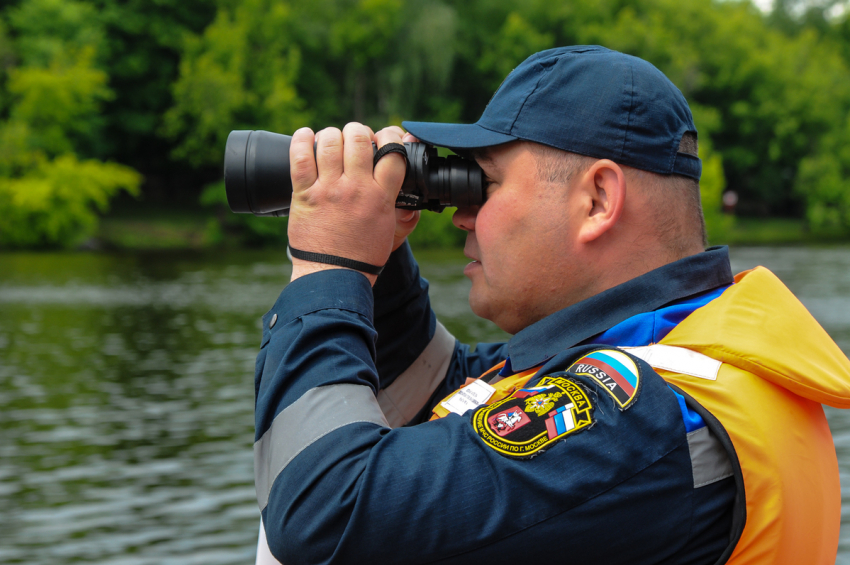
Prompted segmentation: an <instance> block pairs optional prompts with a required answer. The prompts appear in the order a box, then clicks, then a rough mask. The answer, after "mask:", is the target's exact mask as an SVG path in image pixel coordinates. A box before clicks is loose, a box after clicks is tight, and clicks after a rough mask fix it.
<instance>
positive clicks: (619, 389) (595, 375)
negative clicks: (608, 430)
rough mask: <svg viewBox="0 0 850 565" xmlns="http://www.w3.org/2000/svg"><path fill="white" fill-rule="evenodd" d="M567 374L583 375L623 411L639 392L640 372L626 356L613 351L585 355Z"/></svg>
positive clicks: (632, 402)
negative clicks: (600, 387)
mask: <svg viewBox="0 0 850 565" xmlns="http://www.w3.org/2000/svg"><path fill="white" fill-rule="evenodd" d="M569 372H571V373H575V374H577V375H585V376H588V377H590V378H592V379H593V380H595V381H596V382H597V383H599V384H600V385H601V386H602V388H603V389H605V390H607V391H608V393H609V394H610V395H611V396H613V397H614V401H615V402H616V403H617V404H618V405H619V406H620V409H621V410H625V409H626V408H628V407H629V406H631V405H632V404H634V401H635V399H636V398H637V396H638V392H640V371H639V370H638V368H637V365H635V362H634V361H632V360H631V359H630V358H629V356H628V355H626V354H625V353H623V352H622V351H617V350H615V349H602V350H600V351H594V352H593V353H590V354H588V355H585V356H584V357H582V358H581V359H579V360H578V361H576V362H575V363H573V364H572V366H571V367H570V368H569Z"/></svg>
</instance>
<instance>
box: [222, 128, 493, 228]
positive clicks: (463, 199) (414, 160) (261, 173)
mask: <svg viewBox="0 0 850 565" xmlns="http://www.w3.org/2000/svg"><path fill="white" fill-rule="evenodd" d="M291 142H292V137H291V136H289V135H281V134H279V133H271V132H268V131H246V130H236V131H232V132H230V135H229V136H227V147H226V149H225V152H224V186H225V189H226V191H227V204H228V206H230V209H231V210H232V211H233V212H236V213H239V214H254V215H255V216H287V215H289V206H290V203H291V201H292V180H291V177H290V176H289V145H290V143H291ZM404 148H405V150H406V151H407V171H406V172H405V175H404V183H403V184H402V186H401V192H400V193H399V195H398V199H397V200H396V204H395V205H396V208H407V209H409V210H433V211H435V212H440V211H442V210H443V208H445V207H446V206H475V205H478V204H481V203H482V202H483V201H484V174H483V173H482V171H481V168H480V167H479V166H478V164H477V163H476V162H475V161H472V160H470V159H462V158H460V157H457V156H455V155H450V156H449V157H439V156H437V150H436V149H435V148H434V147H433V146H432V145H428V144H426V143H411V142H408V143H405V144H404Z"/></svg>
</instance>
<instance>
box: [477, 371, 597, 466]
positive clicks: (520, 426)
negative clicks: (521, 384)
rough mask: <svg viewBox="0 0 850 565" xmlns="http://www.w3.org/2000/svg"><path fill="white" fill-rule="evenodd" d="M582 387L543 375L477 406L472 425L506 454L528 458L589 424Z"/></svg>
mask: <svg viewBox="0 0 850 565" xmlns="http://www.w3.org/2000/svg"><path fill="white" fill-rule="evenodd" d="M592 410H593V406H592V405H591V403H590V399H589V398H588V397H587V394H585V392H584V390H582V388H581V387H580V386H578V385H577V384H576V383H574V382H573V381H571V380H568V379H565V378H562V377H545V378H544V379H543V380H541V381H540V382H539V383H538V385H537V386H535V387H533V388H524V389H520V390H518V391H516V392H514V393H513V394H511V395H510V396H509V397H507V398H505V399H503V400H500V401H498V402H494V403H493V404H491V405H490V406H484V407H482V408H479V409H478V411H477V412H476V413H475V415H474V416H473V418H472V425H473V427H474V428H475V431H476V433H478V435H479V436H480V437H481V439H482V440H484V443H486V444H487V445H489V446H490V447H492V448H493V449H495V450H496V451H498V452H499V453H501V454H502V455H508V456H510V457H517V458H522V457H531V456H533V455H535V454H537V453H538V452H539V451H540V450H542V449H544V448H545V447H546V446H548V445H549V444H551V443H554V442H556V441H558V440H560V439H563V438H564V437H565V436H567V435H569V434H573V433H575V432H577V431H579V430H582V429H584V428H586V427H588V426H590V425H591V424H592V423H593V417H592V414H591V412H592Z"/></svg>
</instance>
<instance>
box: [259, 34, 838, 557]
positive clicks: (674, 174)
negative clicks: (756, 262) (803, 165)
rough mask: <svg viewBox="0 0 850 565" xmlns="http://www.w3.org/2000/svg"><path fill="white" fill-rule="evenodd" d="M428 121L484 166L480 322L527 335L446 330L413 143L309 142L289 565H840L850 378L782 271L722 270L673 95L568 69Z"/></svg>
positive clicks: (268, 504)
mask: <svg viewBox="0 0 850 565" xmlns="http://www.w3.org/2000/svg"><path fill="white" fill-rule="evenodd" d="M405 126H406V127H407V129H408V130H409V132H410V133H412V134H413V135H415V136H416V137H417V138H419V139H420V140H422V141H425V142H428V143H433V144H435V145H441V146H445V147H450V148H453V149H455V150H456V151H458V152H469V153H471V154H472V155H473V156H474V158H475V159H476V160H477V161H478V163H479V164H480V165H481V167H482V169H483V170H484V173H485V174H486V177H487V181H488V188H487V195H486V200H485V202H484V203H483V204H482V205H481V206H477V207H474V208H467V209H459V210H458V211H457V213H456V214H455V216H454V223H455V225H457V226H458V227H459V228H461V229H463V230H466V231H467V232H468V237H467V244H466V248H465V253H466V254H467V256H469V258H470V259H472V262H471V263H470V264H469V265H468V266H467V267H466V269H465V271H464V272H465V274H466V275H467V276H468V277H469V278H470V279H471V280H472V289H471V291H470V304H471V306H472V309H473V311H474V312H475V313H476V314H478V315H480V316H482V317H485V318H487V319H489V320H492V321H493V322H494V323H496V324H497V325H498V326H499V327H501V328H503V329H505V330H506V331H508V332H510V333H513V334H515V335H514V337H513V338H512V339H511V340H510V341H509V342H508V343H507V344H479V345H478V347H477V348H476V349H475V351H474V352H472V351H471V350H470V349H469V348H468V347H467V346H464V345H461V344H458V343H456V341H455V340H454V338H452V337H451V336H450V335H449V334H448V332H447V331H446V330H445V328H443V327H442V326H441V325H440V324H439V323H438V322H437V321H436V319H435V317H434V315H433V313H432V312H431V310H430V306H429V303H428V297H427V283H426V282H425V281H424V280H422V279H420V278H419V276H418V270H417V267H416V264H415V262H414V261H413V258H412V256H411V254H410V251H409V248H408V247H407V245H406V244H405V243H404V238H405V237H406V235H407V234H408V233H409V232H410V231H411V230H412V229H413V226H414V225H415V222H416V218H415V217H413V215H411V214H409V213H407V214H405V213H398V212H395V211H394V208H393V203H394V201H395V198H396V195H397V193H398V190H399V187H400V185H401V181H402V178H403V175H404V162H403V157H402V156H400V155H398V154H387V155H385V156H384V157H383V158H381V159H379V160H378V161H377V162H376V163H375V164H374V167H373V163H372V148H371V142H372V141H373V140H375V141H376V143H377V144H378V146H380V147H384V146H386V145H387V144H390V143H399V142H401V141H402V140H403V138H402V132H401V130H399V129H398V128H387V129H384V130H382V131H381V132H379V133H378V134H377V135H373V134H372V132H371V131H370V130H369V129H368V128H366V127H365V126H361V125H359V124H349V125H347V126H346V127H345V129H344V130H343V131H342V132H340V131H338V130H334V129H328V130H324V131H322V132H319V134H318V136H317V137H318V140H317V141H318V145H317V150H316V159H315V160H314V157H313V155H314V152H313V143H314V140H315V139H316V138H315V137H314V135H313V133H312V132H311V131H309V130H306V129H305V130H299V131H298V132H296V133H295V135H294V136H293V141H292V146H291V152H290V158H291V162H292V179H293V187H294V192H293V202H292V208H291V211H290V221H289V241H290V247H291V249H292V250H293V251H292V253H293V257H294V258H293V271H292V282H291V284H290V285H289V286H288V287H287V288H286V289H285V290H284V291H283V293H281V296H280V298H279V299H278V301H277V302H276V304H275V305H274V307H273V308H272V309H271V310H270V311H269V313H267V314H266V316H265V317H264V318H263V320H264V328H265V329H264V335H263V342H262V349H261V351H260V354H259V357H258V359H257V372H256V394H257V402H256V425H257V442H256V444H255V448H254V450H255V467H256V482H257V495H258V500H259V504H260V508H261V511H262V516H263V523H264V526H265V531H266V532H267V537H268V545H269V547H270V548H271V553H272V554H273V555H274V556H275V557H276V558H277V559H278V560H280V561H281V562H284V563H299V562H304V563H325V562H356V563H360V562H363V563H431V562H440V563H443V562H445V563H484V562H496V563H502V562H509V561H516V560H523V561H533V562H544V561H543V560H545V562H551V561H556V562H570V563H572V562H575V563H605V564H610V563H629V564H637V563H670V564H672V563H676V564H682V563H706V564H708V563H727V562H728V563H736V564H741V563H788V564H790V563H833V562H834V559H835V553H836V547H837V539H838V537H837V536H838V524H839V517H840V515H839V513H840V491H839V485H838V473H837V462H836V459H835V452H834V448H833V446H832V442H831V436H830V434H829V428H828V426H827V424H826V420H825V419H824V416H823V411H822V408H821V406H820V403H821V402H827V403H829V404H832V405H836V406H842V407H845V406H848V405H850V361H848V360H847V358H846V357H845V356H844V355H843V354H842V353H841V352H840V350H839V349H838V348H837V346H836V345H835V344H834V343H833V342H832V341H831V340H830V338H829V337H828V336H827V335H826V333H825V332H824V331H823V330H822V329H821V328H820V326H818V325H817V323H816V322H815V321H814V320H813V319H812V318H811V316H810V315H809V314H808V313H807V312H806V311H805V309H804V308H803V307H802V306H801V305H800V304H799V302H797V301H796V300H795V299H794V298H793V296H791V295H790V293H789V292H788V291H787V289H785V287H784V286H782V285H781V283H780V282H779V281H778V280H777V279H776V278H775V277H773V276H772V275H771V274H770V273H769V272H767V271H766V270H764V269H757V270H754V271H752V272H750V273H744V274H741V275H739V276H738V277H733V276H732V273H731V271H730V267H729V262H728V256H727V251H726V249H725V248H710V249H708V250H706V251H703V240H704V226H703V223H702V218H701V211H700V207H699V192H698V190H699V188H698V179H699V176H700V170H701V164H700V161H699V158H698V156H697V151H696V129H695V127H694V124H693V120H692V118H691V114H690V111H689V109H688V107H687V103H686V102H685V100H684V98H683V96H682V95H681V93H680V92H679V91H678V90H677V89H676V88H675V87H674V86H673V85H672V83H670V81H669V80H668V79H667V78H666V77H664V75H663V74H661V73H660V72H659V71H658V70H657V69H655V68H654V67H653V66H652V65H650V64H649V63H646V62H645V61H641V60H640V59H636V58H634V57H630V56H626V55H623V54H620V53H616V52H612V51H609V50H607V49H604V48H601V47H570V48H561V49H553V50H549V51H544V52H542V53H538V54H536V55H534V56H532V57H531V58H529V59H528V60H526V61H525V62H524V63H522V64H521V65H520V66H519V67H517V68H516V69H515V70H514V71H513V72H512V73H511V74H510V75H509V76H508V77H507V78H506V79H505V82H504V83H503V84H502V86H501V87H500V88H499V90H498V91H497V92H496V94H495V95H494V97H493V99H492V100H491V102H490V104H489V105H488V107H487V109H486V110H485V111H484V114H483V115H482V117H481V119H480V120H479V121H478V123H477V124H473V125H452V124H424V123H405ZM405 139H407V140H410V139H412V137H410V136H409V134H408V137H407V138H405ZM304 252H309V253H314V254H319V255H304V254H303V253H304ZM298 257H309V258H310V259H311V261H306V260H303V259H299V258H298ZM340 258H342V259H340ZM340 262H343V263H345V264H347V265H349V266H351V267H353V268H340V267H338V266H337V265H334V264H333V263H340ZM383 265H385V268H384V270H383V273H382V274H380V275H377V274H375V273H376V272H378V267H379V266H383ZM478 377H480V378H478ZM465 383H468V384H467V386H465V387H463V388H460V389H459V387H461V386H462V385H464V384H465ZM458 389H459V390H458ZM397 426H403V427H397ZM391 428H395V429H391ZM261 542H262V538H261ZM261 545H262V543H261Z"/></svg>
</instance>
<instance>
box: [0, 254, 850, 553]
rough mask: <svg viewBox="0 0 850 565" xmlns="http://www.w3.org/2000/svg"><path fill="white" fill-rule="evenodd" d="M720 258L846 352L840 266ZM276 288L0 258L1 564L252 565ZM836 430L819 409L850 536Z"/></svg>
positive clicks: (448, 290)
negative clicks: (783, 289)
mask: <svg viewBox="0 0 850 565" xmlns="http://www.w3.org/2000/svg"><path fill="white" fill-rule="evenodd" d="M732 256H733V261H734V266H735V269H736V270H742V269H745V268H750V267H752V266H754V265H756V264H764V265H767V266H768V267H770V268H771V269H772V270H774V272H776V273H777V274H778V275H779V277H780V278H782V279H783V280H784V281H785V282H786V283H787V284H788V285H789V286H790V287H791V288H792V290H794V291H795V292H796V293H797V294H798V296H799V297H800V299H801V300H802V302H803V303H804V304H805V305H806V306H807V307H808V308H809V309H810V310H811V311H812V313H813V314H814V315H815V317H816V318H818V319H819V320H820V321H821V322H822V323H823V324H824V326H825V327H826V329H827V331H829V332H830V334H831V335H832V336H833V337H834V338H835V339H836V340H837V342H838V343H839V345H840V346H841V347H842V348H843V349H844V350H845V351H850V316H848V313H850V249H847V248H837V249H765V248H760V249H735V250H734V251H733V255H732ZM421 259H422V264H423V272H424V273H425V274H426V276H428V277H429V278H430V280H431V283H432V285H431V292H432V297H433V303H434V307H435V310H436V311H437V313H438V315H439V316H440V318H441V320H442V321H443V323H444V324H446V326H447V327H448V328H449V329H450V330H451V331H452V332H453V333H454V334H455V335H457V336H458V337H459V338H460V339H462V340H464V341H467V342H477V341H494V340H500V339H504V338H505V334H503V333H502V332H501V331H499V330H498V329H496V328H494V327H492V326H491V325H489V324H488V323H486V322H484V321H481V320H478V319H477V318H475V317H474V316H472V315H471V313H470V312H469V307H468V304H467V294H468V289H469V287H468V283H467V281H466V279H465V278H464V277H463V276H462V274H461V270H462V266H463V264H464V263H465V260H464V259H463V257H462V256H460V255H459V254H453V255H450V256H446V255H422V256H421ZM288 276H289V267H288V264H287V262H286V260H285V257H284V255H283V254H281V253H268V252H264V253H246V252H239V253H227V254H214V255H212V254H210V255H204V254H138V255H120V256H119V255H94V254H55V255H52V254H6V255H0V438H2V439H0V461H2V464H0V562H2V563H34V564H41V563H44V564H47V563H50V564H54V563H75V562H97V563H108V564H133V565H136V564H149V563H150V564H154V563H156V564H160V563H165V564H169V563H175V564H176V563H180V564H184V563H211V564H225V563H246V562H251V561H252V559H253V553H254V544H255V541H256V526H257V509H256V503H255V502H254V492H253V484H252V481H253V471H252V465H253V455H252V450H251V444H252V440H253V417H252V409H253V383H252V377H253V364H254V356H255V354H256V348H257V346H258V345H259V335H260V328H259V317H260V315H261V314H262V313H263V312H265V311H266V310H267V309H268V307H269V306H270V305H271V304H272V303H273V302H274V300H275V299H276V297H277V295H278V293H279V292H280V289H281V288H282V287H283V284H284V282H285V281H286V280H287V279H288ZM847 414H848V413H847V412H839V411H837V410H828V415H829V418H830V423H831V425H832V427H833V430H834V432H835V437H836V446H837V449H838V453H839V458H840V461H841V462H842V484H844V485H845V504H844V508H845V514H844V520H845V521H846V522H847V523H850V490H847V487H850V418H848V415H847ZM842 534H843V537H842V546H841V557H840V558H839V561H841V559H842V558H844V557H843V556H845V555H847V556H850V535H848V534H850V532H848V531H847V530H844V531H843V532H842ZM848 559H850V557H848ZM847 562H848V563H850V561H847Z"/></svg>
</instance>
